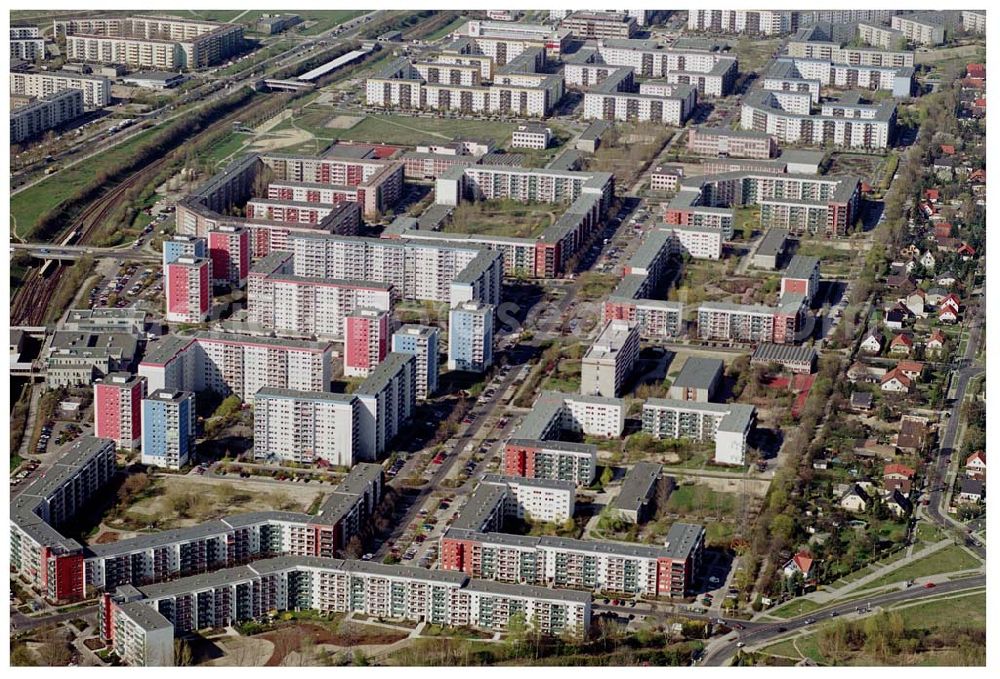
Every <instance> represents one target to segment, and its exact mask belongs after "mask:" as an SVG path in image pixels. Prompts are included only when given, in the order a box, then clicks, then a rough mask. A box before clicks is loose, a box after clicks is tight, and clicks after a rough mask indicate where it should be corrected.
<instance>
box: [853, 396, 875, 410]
mask: <svg viewBox="0 0 1000 679" xmlns="http://www.w3.org/2000/svg"><path fill="white" fill-rule="evenodd" d="M874 402H875V397H874V396H872V394H871V393H870V392H867V391H855V392H851V410H853V411H855V412H859V413H866V412H868V411H869V410H871V409H872V405H873V404H874Z"/></svg>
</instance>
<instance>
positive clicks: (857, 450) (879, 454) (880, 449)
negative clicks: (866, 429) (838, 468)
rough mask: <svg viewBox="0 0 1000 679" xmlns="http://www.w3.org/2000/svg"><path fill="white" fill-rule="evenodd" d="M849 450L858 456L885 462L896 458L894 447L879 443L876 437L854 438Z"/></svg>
mask: <svg viewBox="0 0 1000 679" xmlns="http://www.w3.org/2000/svg"><path fill="white" fill-rule="evenodd" d="M851 452H853V453H854V454H855V455H857V456H858V457H867V458H876V459H879V460H885V461H886V462H892V461H893V460H894V459H896V448H895V447H894V446H890V445H887V444H885V443H879V442H878V439H855V440H854V448H853V449H852V451H851Z"/></svg>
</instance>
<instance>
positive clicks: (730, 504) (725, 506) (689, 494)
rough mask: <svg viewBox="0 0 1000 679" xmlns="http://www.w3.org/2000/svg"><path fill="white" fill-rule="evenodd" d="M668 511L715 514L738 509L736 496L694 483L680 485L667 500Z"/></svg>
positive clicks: (727, 512)
mask: <svg viewBox="0 0 1000 679" xmlns="http://www.w3.org/2000/svg"><path fill="white" fill-rule="evenodd" d="M667 511H668V512H675V513H677V514H688V515H691V514H694V515H704V516H709V515H712V516H715V515H716V514H732V513H734V512H735V511H736V496H735V495H732V494H730V493H719V492H716V491H714V490H712V489H711V488H709V487H708V486H704V485H701V484H697V483H695V484H692V485H690V486H678V487H677V488H675V489H674V492H673V493H671V494H670V499H669V500H667Z"/></svg>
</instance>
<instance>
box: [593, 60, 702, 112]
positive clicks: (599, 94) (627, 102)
mask: <svg viewBox="0 0 1000 679" xmlns="http://www.w3.org/2000/svg"><path fill="white" fill-rule="evenodd" d="M633 89H634V82H633V74H632V70H631V69H628V68H620V69H616V70H615V71H614V72H613V73H612V74H611V75H609V76H608V77H607V78H606V79H605V80H604V81H603V82H602V83H601V84H600V85H598V86H597V87H596V88H594V89H592V90H589V91H587V92H585V93H584V95H583V117H584V118H585V119H587V120H595V119H596V120H621V121H625V120H628V121H639V122H645V121H652V122H657V123H663V124H664V125H674V126H681V125H683V124H684V122H685V121H686V120H687V119H688V118H689V117H690V116H691V112H692V111H693V110H694V107H695V105H696V104H697V91H696V90H695V88H694V87H693V86H691V85H677V84H672V83H668V82H662V81H661V82H655V83H642V84H641V85H640V86H639V91H638V92H633V91H632V90H633Z"/></svg>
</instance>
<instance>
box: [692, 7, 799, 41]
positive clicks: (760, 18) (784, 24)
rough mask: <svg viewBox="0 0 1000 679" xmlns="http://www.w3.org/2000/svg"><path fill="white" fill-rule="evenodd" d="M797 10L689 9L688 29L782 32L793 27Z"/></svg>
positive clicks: (749, 32)
mask: <svg viewBox="0 0 1000 679" xmlns="http://www.w3.org/2000/svg"><path fill="white" fill-rule="evenodd" d="M794 14H795V13H794V12H792V11H789V10H744V9H691V10H688V22H687V29H688V30H689V31H706V32H711V33H745V34H748V35H781V34H782V33H788V32H790V31H791V30H792V26H793V25H794V23H795V18H793V15H794ZM796 18H797V17H796Z"/></svg>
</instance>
